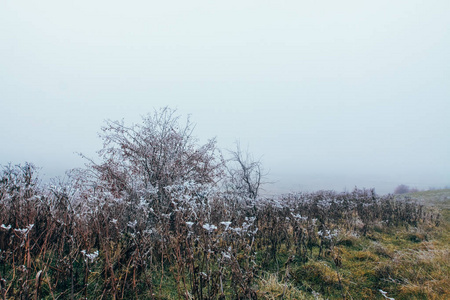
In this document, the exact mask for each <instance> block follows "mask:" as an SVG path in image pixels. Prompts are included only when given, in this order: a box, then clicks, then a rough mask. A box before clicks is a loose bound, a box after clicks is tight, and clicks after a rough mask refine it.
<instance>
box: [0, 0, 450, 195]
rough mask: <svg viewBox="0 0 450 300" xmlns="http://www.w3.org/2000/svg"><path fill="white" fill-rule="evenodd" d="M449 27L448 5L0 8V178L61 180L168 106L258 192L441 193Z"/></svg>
mask: <svg viewBox="0 0 450 300" xmlns="http://www.w3.org/2000/svg"><path fill="white" fill-rule="evenodd" d="M449 28H450V2H449V1H448V0H442V1H438V0H435V1H418V0H408V1H384V0H382V1H376V2H368V1H314V2H313V1H261V0H259V1H243V0H241V1H226V2H218V1H127V2H123V1H111V0H110V1H99V0H96V1H84V0H80V1H76V2H73V3H72V2H67V1H60V0H59V1H39V2H18V1H14V2H13V1H2V2H1V3H0V112H1V117H0V164H1V165H5V164H7V163H9V162H11V163H13V164H18V163H24V162H25V161H29V162H33V163H35V164H36V165H37V166H39V167H42V170H41V173H42V174H45V176H46V178H50V177H54V176H63V175H64V172H65V171H66V170H68V169H71V168H75V167H82V166H83V164H84V160H83V159H82V158H81V157H79V156H78V155H77V154H76V153H75V152H81V153H83V154H85V155H87V156H89V157H93V158H95V155H96V154H95V151H96V150H99V149H100V148H101V140H100V139H99V138H98V136H97V133H98V132H99V131H100V127H101V126H102V125H103V124H104V120H106V119H112V120H117V119H124V121H125V123H128V124H131V123H138V122H140V120H141V116H142V115H145V114H146V113H150V112H152V111H153V109H154V108H160V107H163V106H169V107H171V108H176V109H177V110H178V113H179V114H180V115H182V117H183V118H184V117H186V116H187V115H189V114H190V115H191V120H192V121H193V122H194V123H196V124H197V126H196V128H195V131H194V135H195V136H197V137H198V138H199V140H200V142H204V141H206V140H207V139H209V138H212V137H217V141H218V146H219V147H220V148H222V149H234V147H235V144H234V143H235V142H236V141H237V140H239V141H240V143H241V146H242V147H243V148H244V149H246V148H247V147H248V149H249V151H250V152H251V153H252V154H253V156H254V157H255V158H261V160H262V162H263V165H264V167H265V169H266V170H267V171H269V175H268V178H267V180H268V181H273V182H274V183H273V184H271V185H268V186H266V187H265V189H266V191H267V192H268V193H278V192H290V191H314V190H318V189H335V190H337V191H343V190H352V189H353V188H354V187H355V186H357V187H359V188H363V187H367V188H371V187H374V188H375V189H376V191H377V192H378V193H388V192H393V190H394V188H395V187H396V186H397V185H399V184H407V185H409V186H411V187H416V188H419V189H427V188H429V187H443V186H446V185H450V159H449V157H450V156H449V153H450V134H449V131H450V118H449V116H450V51H449V49H450V30H449ZM225 154H226V152H225Z"/></svg>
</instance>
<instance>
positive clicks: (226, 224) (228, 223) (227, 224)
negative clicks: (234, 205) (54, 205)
mask: <svg viewBox="0 0 450 300" xmlns="http://www.w3.org/2000/svg"><path fill="white" fill-rule="evenodd" d="M220 224H222V225H224V226H225V230H228V227H230V225H231V222H220Z"/></svg>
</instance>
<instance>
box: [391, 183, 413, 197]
mask: <svg viewBox="0 0 450 300" xmlns="http://www.w3.org/2000/svg"><path fill="white" fill-rule="evenodd" d="M409 192H410V188H409V186H407V185H405V184H400V185H399V186H397V187H396V188H395V190H394V194H398V195H400V194H406V193H409Z"/></svg>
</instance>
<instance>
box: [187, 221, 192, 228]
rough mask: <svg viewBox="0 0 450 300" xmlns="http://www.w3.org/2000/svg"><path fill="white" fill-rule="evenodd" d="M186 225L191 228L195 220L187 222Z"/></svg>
mask: <svg viewBox="0 0 450 300" xmlns="http://www.w3.org/2000/svg"><path fill="white" fill-rule="evenodd" d="M186 225H187V226H188V227H189V228H191V227H192V225H194V222H189V221H188V222H186Z"/></svg>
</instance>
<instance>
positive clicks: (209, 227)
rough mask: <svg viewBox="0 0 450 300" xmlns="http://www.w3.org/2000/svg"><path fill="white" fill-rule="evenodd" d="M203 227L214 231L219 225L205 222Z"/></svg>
mask: <svg viewBox="0 0 450 300" xmlns="http://www.w3.org/2000/svg"><path fill="white" fill-rule="evenodd" d="M203 228H204V229H205V230H207V231H214V230H216V229H217V227H216V226H215V225H211V224H204V225H203Z"/></svg>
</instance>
